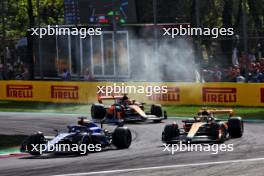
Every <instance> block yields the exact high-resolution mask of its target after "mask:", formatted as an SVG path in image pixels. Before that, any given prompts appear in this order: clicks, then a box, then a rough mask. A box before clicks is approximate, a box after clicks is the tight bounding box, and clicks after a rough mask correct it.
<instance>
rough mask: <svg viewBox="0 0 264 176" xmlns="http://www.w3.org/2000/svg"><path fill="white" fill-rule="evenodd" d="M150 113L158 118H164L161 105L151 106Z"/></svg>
mask: <svg viewBox="0 0 264 176" xmlns="http://www.w3.org/2000/svg"><path fill="white" fill-rule="evenodd" d="M150 113H151V114H152V115H155V116H157V117H162V108H161V105H157V104H155V105H151V108H150Z"/></svg>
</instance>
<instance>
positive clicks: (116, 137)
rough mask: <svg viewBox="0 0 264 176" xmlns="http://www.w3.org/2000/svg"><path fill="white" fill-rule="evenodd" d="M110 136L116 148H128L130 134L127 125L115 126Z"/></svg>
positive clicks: (130, 139) (130, 140)
mask: <svg viewBox="0 0 264 176" xmlns="http://www.w3.org/2000/svg"><path fill="white" fill-rule="evenodd" d="M112 138H113V144H114V146H116V148H117V149H126V148H129V146H130V145H131V142H132V134H131V131H130V130H129V128H127V127H117V128H116V129H115V131H114V132H113V134H112Z"/></svg>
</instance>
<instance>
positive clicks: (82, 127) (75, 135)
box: [20, 117, 132, 155]
mask: <svg viewBox="0 0 264 176" xmlns="http://www.w3.org/2000/svg"><path fill="white" fill-rule="evenodd" d="M131 141H132V134H131V131H130V129H129V128H127V127H116V128H115V129H114V131H113V132H109V131H107V130H105V129H102V127H98V126H97V125H96V124H95V123H93V122H90V121H88V120H85V118H83V117H81V118H80V120H79V121H78V125H69V126H68V132H58V133H57V135H55V136H54V137H48V136H44V134H43V133H42V132H37V133H35V134H33V135H30V136H29V137H28V138H27V139H26V140H25V141H24V142H23V143H22V144H21V148H20V150H21V152H25V153H29V154H31V155H41V154H44V153H76V154H80V155H87V154H88V153H89V152H92V151H101V150H102V149H103V148H106V147H110V146H115V147H116V148H117V149H126V148H129V146H130V144H131Z"/></svg>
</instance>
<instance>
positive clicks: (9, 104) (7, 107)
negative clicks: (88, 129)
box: [0, 101, 264, 120]
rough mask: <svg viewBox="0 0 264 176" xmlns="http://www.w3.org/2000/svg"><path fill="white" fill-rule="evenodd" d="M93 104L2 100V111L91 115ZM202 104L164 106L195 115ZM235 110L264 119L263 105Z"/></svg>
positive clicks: (176, 113) (176, 112)
mask: <svg viewBox="0 0 264 176" xmlns="http://www.w3.org/2000/svg"><path fill="white" fill-rule="evenodd" d="M90 107H91V105H87V104H55V103H42V102H17V101H0V111H2V112H47V113H81V114H87V115H90ZM200 108H201V106H176V105H174V106H164V109H165V110H166V111H167V112H168V116H169V117H170V116H180V117H181V116H182V117H183V116H193V115H195V114H197V112H198V110H199V109H200ZM207 108H217V109H222V108H227V107H221V106H208V107H207ZM230 108H233V109H234V111H235V115H237V116H242V117H243V118H251V119H263V120H264V108H263V107H230Z"/></svg>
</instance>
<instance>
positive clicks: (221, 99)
mask: <svg viewBox="0 0 264 176" xmlns="http://www.w3.org/2000/svg"><path fill="white" fill-rule="evenodd" d="M203 102H209V103H235V102H237V89H236V88H223V87H221V88H220V87H219V88H217V87H204V88H203Z"/></svg>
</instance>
